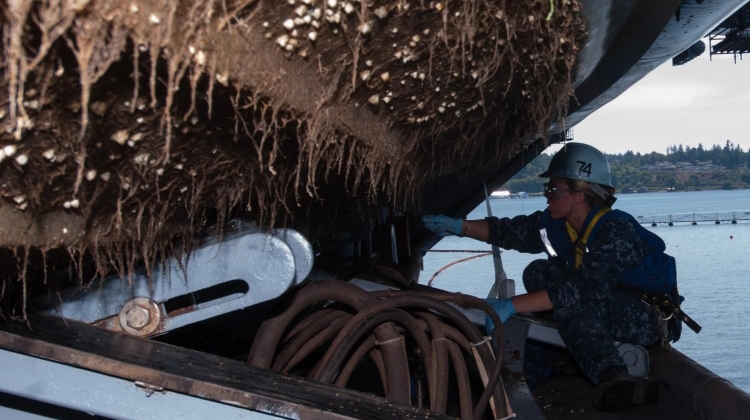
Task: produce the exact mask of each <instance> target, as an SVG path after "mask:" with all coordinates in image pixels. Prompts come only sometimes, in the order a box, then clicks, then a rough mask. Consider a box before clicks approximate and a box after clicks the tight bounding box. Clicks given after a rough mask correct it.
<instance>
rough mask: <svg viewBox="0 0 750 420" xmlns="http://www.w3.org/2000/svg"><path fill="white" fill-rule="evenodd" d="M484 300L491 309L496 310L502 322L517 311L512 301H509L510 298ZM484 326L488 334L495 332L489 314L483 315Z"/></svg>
mask: <svg viewBox="0 0 750 420" xmlns="http://www.w3.org/2000/svg"><path fill="white" fill-rule="evenodd" d="M484 301H485V302H487V303H489V304H490V306H492V309H494V310H495V312H497V315H498V316H499V317H500V320H501V321H502V322H503V323H505V321H507V320H508V319H509V318H510V317H512V316H513V315H515V314H517V313H518V311H516V307H515V306H513V301H511V300H510V298H508V299H485V300H484ZM484 327H485V329H486V330H487V335H488V336H492V334H493V333H494V332H495V324H494V323H493V322H492V318H490V316H489V315H485V318H484Z"/></svg>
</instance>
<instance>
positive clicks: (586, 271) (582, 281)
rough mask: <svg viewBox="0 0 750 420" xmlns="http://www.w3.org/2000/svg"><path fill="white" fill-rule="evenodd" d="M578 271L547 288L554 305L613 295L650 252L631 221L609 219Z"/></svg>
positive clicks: (572, 271)
mask: <svg viewBox="0 0 750 420" xmlns="http://www.w3.org/2000/svg"><path fill="white" fill-rule="evenodd" d="M587 248H588V252H587V253H586V255H585V256H584V257H583V261H581V266H580V267H579V268H578V269H577V270H570V271H568V272H567V276H568V278H567V279H565V280H564V281H561V282H557V283H555V284H554V285H550V286H548V288H547V292H548V293H549V297H550V300H552V304H553V305H554V307H556V308H557V307H565V306H570V305H572V304H574V303H575V302H578V301H581V300H589V299H601V298H602V297H604V296H606V295H607V294H609V293H610V292H611V291H612V290H613V289H614V287H615V285H616V284H617V282H619V281H620V280H622V277H623V274H624V273H625V271H627V270H628V269H629V268H632V267H634V266H636V265H637V264H638V263H639V262H640V261H641V260H642V259H643V258H644V257H645V256H646V254H647V253H648V251H649V249H648V246H647V245H646V244H645V243H644V242H643V240H642V239H641V237H640V236H639V235H638V233H637V231H636V230H635V226H633V225H632V224H631V223H630V222H629V221H628V220H626V219H623V218H613V219H610V220H608V221H607V222H606V223H605V224H604V225H603V226H602V227H601V228H600V229H599V232H598V233H597V235H596V237H595V238H594V240H593V242H592V243H589V244H588V246H587Z"/></svg>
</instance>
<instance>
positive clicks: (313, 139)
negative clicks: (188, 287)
mask: <svg viewBox="0 0 750 420" xmlns="http://www.w3.org/2000/svg"><path fill="white" fill-rule="evenodd" d="M551 6H555V8H556V10H555V12H554V14H552V15H551V17H550V18H548V19H547V18H546V17H547V16H548V15H550V12H551ZM0 7H2V8H3V16H4V17H3V22H2V24H3V41H4V42H3V47H2V48H3V58H4V72H5V77H4V79H3V81H2V85H0V90H2V97H4V98H6V100H4V101H3V107H2V110H0V125H1V126H2V130H1V131H0V181H1V182H0V247H2V248H3V249H4V250H5V251H3V252H6V251H9V250H13V251H12V252H11V255H13V257H11V258H9V259H7V261H10V262H8V263H7V264H6V265H4V266H3V267H1V270H0V271H1V273H2V276H3V280H2V284H3V286H2V289H1V290H2V292H0V293H2V294H5V293H6V291H7V287H6V286H9V285H13V284H16V283H17V282H18V280H17V279H18V278H25V277H26V276H29V275H32V274H33V275H36V274H39V273H42V275H43V276H44V277H45V278H46V275H47V269H48V267H47V266H48V264H49V262H48V261H47V260H46V259H45V258H44V257H43V258H41V261H42V263H41V266H38V267H36V268H34V269H33V270H31V271H29V270H27V268H26V267H27V266H28V264H27V258H26V255H27V254H28V255H30V254H31V250H41V255H45V254H46V253H47V251H48V250H51V249H64V250H66V252H67V254H69V255H70V256H71V258H70V259H72V260H73V261H83V259H84V256H85V258H86V259H90V260H91V261H92V262H93V266H94V267H95V269H94V270H93V271H94V272H93V273H92V274H90V276H91V277H96V276H98V275H102V274H104V273H107V272H111V271H113V270H115V271H119V272H121V273H125V272H126V271H128V270H129V269H132V267H133V266H134V264H136V262H145V263H146V265H147V267H149V266H151V264H152V263H153V262H154V261H155V259H157V258H161V257H163V256H165V255H169V254H172V253H175V252H182V251H185V250H187V249H189V248H190V246H191V244H192V241H193V237H194V236H195V232H196V231H198V230H200V229H201V228H203V227H204V225H205V224H206V221H207V220H211V221H218V222H219V225H220V224H221V221H222V220H224V218H225V217H226V216H227V215H229V214H231V213H234V212H238V211H240V212H245V213H247V214H249V215H251V216H252V217H253V218H255V219H256V220H257V221H258V222H259V223H260V224H261V225H264V226H271V225H273V224H295V226H296V227H297V228H298V229H301V230H303V231H309V230H310V229H311V228H312V227H314V226H311V225H318V224H320V223H325V222H327V221H330V220H329V218H327V216H326V215H330V214H333V213H335V210H336V209H340V208H347V209H350V210H353V211H355V212H356V211H366V209H367V208H368V206H370V205H372V204H376V203H377V204H384V205H398V206H400V207H414V206H415V204H414V203H416V202H418V201H417V198H418V194H419V191H420V188H421V186H422V185H423V183H424V182H425V181H426V180H428V179H431V178H434V177H437V176H440V175H443V174H447V173H452V172H455V171H456V170H457V169H459V168H463V167H467V166H473V167H480V166H482V165H494V164H498V163H499V162H502V161H503V160H504V159H507V158H508V157H509V156H511V155H513V154H514V153H516V152H517V151H518V150H520V149H521V148H522V147H523V146H524V145H525V144H527V142H529V141H530V140H532V139H534V138H536V137H538V136H540V135H544V133H545V132H546V131H547V129H548V127H549V126H550V124H551V122H552V121H553V120H554V119H555V118H561V116H564V115H565V106H566V104H567V103H568V99H569V96H570V94H571V91H572V87H571V86H572V85H571V72H572V68H573V63H574V60H575V56H576V51H577V48H578V47H577V45H579V44H580V42H581V41H582V37H583V36H584V31H583V29H582V20H581V17H580V4H579V2H577V1H575V0H561V1H557V2H556V3H555V2H552V3H550V2H549V1H547V0H523V1H513V2H506V1H487V0H467V1H452V0H448V1H441V2H436V1H430V2H426V1H411V2H410V1H406V0H371V1H365V0H361V1H354V0H352V1H340V0H284V1H271V0H234V1H229V0H223V1H218V0H214V1H203V0H157V1H154V0H148V1H146V0H106V1H105V0H38V1H33V0H18V1H13V2H8V3H6V4H4V5H3V6H0ZM300 215H304V216H305V217H299V216H300ZM303 219H304V220H303ZM34 273H36V274H34ZM83 276H84V275H83V271H82V272H81V277H83ZM79 280H84V279H83V278H80V279H79ZM24 284H25V283H24ZM22 295H23V296H25V295H26V291H23V293H22Z"/></svg>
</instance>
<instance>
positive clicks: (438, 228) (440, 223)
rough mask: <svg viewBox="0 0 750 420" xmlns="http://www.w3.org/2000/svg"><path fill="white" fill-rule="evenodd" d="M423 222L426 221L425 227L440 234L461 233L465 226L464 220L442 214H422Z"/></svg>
mask: <svg viewBox="0 0 750 420" xmlns="http://www.w3.org/2000/svg"><path fill="white" fill-rule="evenodd" d="M422 223H424V227H426V228H427V229H429V230H431V231H433V232H435V234H436V235H438V236H451V235H460V234H461V231H462V230H463V227H464V221H463V220H461V219H454V218H452V217H448V216H443V215H442V214H441V215H437V216H422Z"/></svg>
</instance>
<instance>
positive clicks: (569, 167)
mask: <svg viewBox="0 0 750 420" xmlns="http://www.w3.org/2000/svg"><path fill="white" fill-rule="evenodd" d="M539 176H540V177H542V178H568V179H580V180H581V181H586V182H591V183H593V184H601V185H606V186H609V187H611V186H612V176H611V173H610V170H609V162H607V158H606V157H605V156H604V153H602V152H600V151H599V150H598V149H596V148H595V147H592V146H589V145H588V144H583V143H568V144H566V145H565V146H564V147H563V148H562V149H560V151H559V152H557V153H555V156H553V157H552V161H550V163H549V168H547V170H546V171H545V172H544V173H541V174H539Z"/></svg>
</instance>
